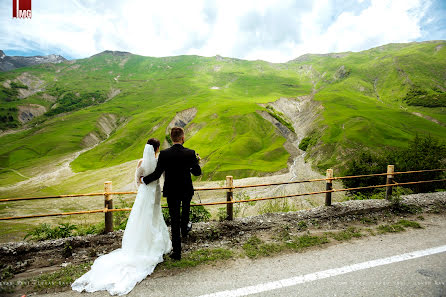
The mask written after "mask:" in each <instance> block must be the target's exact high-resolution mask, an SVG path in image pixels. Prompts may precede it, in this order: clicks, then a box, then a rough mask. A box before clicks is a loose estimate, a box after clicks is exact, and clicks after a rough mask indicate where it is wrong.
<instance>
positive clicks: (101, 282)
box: [71, 144, 172, 295]
mask: <svg viewBox="0 0 446 297" xmlns="http://www.w3.org/2000/svg"><path fill="white" fill-rule="evenodd" d="M156 162H157V159H156V158H155V153H154V150H153V146H152V145H150V144H146V146H145V148H144V154H143V161H142V165H141V167H142V171H143V173H144V174H143V175H144V176H146V175H148V174H150V173H152V172H153V171H154V170H155V167H156ZM140 170H141V168H140ZM160 199H161V189H160V186H159V181H154V182H152V183H150V184H148V185H145V184H141V185H139V187H138V194H137V195H136V199H135V203H134V204H133V208H132V211H131V213H130V216H129V219H128V221H127V227H126V228H125V231H124V236H123V238H122V247H121V248H120V249H117V250H114V251H112V252H111V253H109V254H106V255H103V256H100V257H99V258H97V259H96V260H95V261H94V263H93V265H92V266H91V270H90V271H88V272H87V273H85V274H84V275H82V276H81V277H80V278H78V279H77V280H76V281H75V282H74V283H73V284H72V285H71V288H72V289H73V290H76V291H79V292H82V291H84V290H85V291H87V292H95V291H99V290H107V291H108V292H109V293H110V294H112V295H116V294H117V295H124V294H127V293H129V292H130V291H131V290H132V289H133V288H134V287H135V285H136V284H137V283H139V282H140V281H142V280H143V279H144V278H146V277H147V275H149V274H151V273H152V272H153V270H154V269H155V266H156V265H157V264H158V263H160V262H162V261H163V255H164V254H166V253H169V252H170V251H171V249H172V242H171V240H170V236H169V232H168V230H167V226H166V223H165V222H164V219H163V215H162V212H161V206H160Z"/></svg>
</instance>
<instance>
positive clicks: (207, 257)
mask: <svg viewBox="0 0 446 297" xmlns="http://www.w3.org/2000/svg"><path fill="white" fill-rule="evenodd" d="M233 256H234V252H233V251H231V250H228V249H223V248H214V249H199V250H195V251H192V252H190V253H187V254H184V255H183V257H182V258H181V260H180V261H173V260H172V259H170V258H169V257H165V258H166V259H165V261H164V262H162V263H161V264H160V265H159V266H158V267H157V269H163V268H167V269H169V268H187V267H195V266H197V265H201V264H204V263H208V262H213V261H217V260H226V259H230V258H232V257H233Z"/></svg>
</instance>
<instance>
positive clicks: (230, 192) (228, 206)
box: [226, 176, 234, 221]
mask: <svg viewBox="0 0 446 297" xmlns="http://www.w3.org/2000/svg"><path fill="white" fill-rule="evenodd" d="M226 187H228V188H229V189H227V192H226V201H232V199H233V195H234V191H233V187H234V178H233V177H232V176H226ZM232 209H233V204H232V203H228V204H226V219H227V220H229V221H232V220H233V219H234V217H233V211H232Z"/></svg>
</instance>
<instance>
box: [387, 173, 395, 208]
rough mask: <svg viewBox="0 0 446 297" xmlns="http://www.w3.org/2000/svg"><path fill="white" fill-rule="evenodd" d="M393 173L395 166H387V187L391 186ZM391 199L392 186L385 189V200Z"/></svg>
mask: <svg viewBox="0 0 446 297" xmlns="http://www.w3.org/2000/svg"><path fill="white" fill-rule="evenodd" d="M394 172H395V165H387V181H386V184H387V185H391V184H393V173H394ZM391 198H392V186H387V187H386V199H387V200H390V199H391Z"/></svg>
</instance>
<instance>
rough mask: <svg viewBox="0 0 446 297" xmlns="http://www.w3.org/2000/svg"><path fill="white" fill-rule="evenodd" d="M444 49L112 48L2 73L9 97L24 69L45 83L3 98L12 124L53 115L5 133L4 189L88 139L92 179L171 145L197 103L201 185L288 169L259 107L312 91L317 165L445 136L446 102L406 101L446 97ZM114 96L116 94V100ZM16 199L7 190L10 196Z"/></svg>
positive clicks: (311, 150)
mask: <svg viewBox="0 0 446 297" xmlns="http://www.w3.org/2000/svg"><path fill="white" fill-rule="evenodd" d="M445 45H446V42H444V41H436V42H425V43H410V44H390V45H386V46H382V47H378V48H374V49H370V50H367V51H362V52H357V53H353V52H348V53H341V54H330V55H305V56H303V57H300V58H298V59H296V60H293V61H289V62H287V63H281V64H274V63H269V62H265V61H245V60H240V59H232V58H226V57H220V56H216V57H199V56H176V57H164V58H154V57H143V56H138V55H133V54H121V53H117V52H104V53H101V54H98V55H95V56H92V57H90V58H86V59H81V60H75V61H67V62H64V63H61V64H49V65H39V66H33V67H28V68H21V69H17V70H14V71H10V72H3V73H0V91H2V92H3V93H2V94H6V93H5V92H7V90H6V88H5V87H4V86H3V83H4V82H6V81H7V80H14V79H16V78H17V77H19V76H21V75H23V73H26V74H27V75H30V76H31V77H32V79H35V80H39V81H41V82H42V86H43V89H42V90H41V91H39V92H37V93H35V94H33V95H31V96H29V97H27V98H24V99H20V98H18V97H14V96H12V97H11V96H10V97H7V96H6V95H5V96H6V97H5V96H3V95H2V96H0V102H1V104H2V107H3V108H11V115H12V116H14V118H15V119H17V116H18V115H17V111H13V110H14V108H18V107H19V106H23V105H27V104H31V103H32V104H39V105H42V106H45V107H46V108H47V110H52V112H51V113H49V114H47V115H43V116H40V117H37V118H34V119H33V120H32V121H30V122H29V123H26V124H25V128H27V129H25V130H23V131H21V132H17V133H14V134H8V135H4V136H0V187H3V186H7V185H11V184H14V183H17V182H19V181H23V180H25V179H27V178H29V177H33V176H36V175H38V174H41V173H45V172H48V171H51V170H54V168H57V166H58V164H61V162H62V161H63V159H64V158H66V157H67V156H69V155H70V154H74V153H76V152H78V151H80V150H82V149H84V148H86V144H85V143H84V142H83V140H84V138H85V137H86V136H87V135H88V134H90V133H93V132H94V133H96V135H99V136H100V137H101V140H102V142H100V143H99V144H98V145H97V146H95V147H94V148H93V149H91V150H88V151H86V152H84V153H82V154H80V156H78V157H77V158H76V159H74V161H73V162H71V164H70V166H71V168H72V170H73V171H74V172H77V173H85V175H84V176H87V175H88V176H91V177H90V178H94V176H95V175H94V172H95V171H98V170H104V169H107V168H109V167H111V166H116V165H119V164H123V163H126V162H129V161H132V160H135V159H138V158H140V157H141V154H142V148H143V145H144V143H145V142H146V141H147V139H148V138H149V137H157V138H158V139H160V140H161V141H164V139H165V136H166V128H167V126H168V124H169V123H170V122H171V121H172V119H173V118H174V117H175V115H176V113H178V112H180V111H183V110H185V109H188V108H192V107H194V108H196V109H197V114H196V116H195V118H194V119H193V120H192V122H190V123H189V124H188V125H187V127H186V129H187V131H189V135H187V141H186V144H185V145H186V146H188V147H191V148H193V149H195V150H196V151H197V152H198V153H199V154H200V156H201V157H202V159H203V164H204V166H203V172H204V175H203V176H202V177H201V179H202V180H221V179H223V178H224V176H225V175H233V176H235V177H236V178H242V177H248V176H259V175H265V174H268V173H272V172H276V171H279V170H281V169H284V168H286V167H287V162H288V161H289V159H290V154H289V153H288V152H287V151H286V150H285V149H284V147H283V144H284V143H285V141H286V140H285V138H283V137H282V136H281V135H280V134H279V133H278V132H277V131H276V129H275V128H274V126H273V125H272V124H271V123H269V122H268V121H266V120H265V119H263V118H262V117H261V116H260V115H259V114H258V113H257V111H259V110H265V111H266V108H264V107H262V106H260V105H259V104H263V103H268V102H273V101H276V100H277V99H279V98H281V97H287V98H298V97H299V96H304V95H309V94H312V93H314V99H313V100H316V101H319V102H320V103H321V104H322V110H321V111H315V113H317V114H319V115H320V116H319V117H318V119H317V120H316V121H315V122H314V123H313V129H312V131H311V137H313V138H314V139H315V140H314V141H312V142H311V145H310V146H309V147H308V148H307V151H308V154H307V158H308V159H309V160H311V161H312V162H313V165H314V166H315V168H317V169H319V170H324V169H326V168H328V167H334V168H337V167H342V164H343V163H344V162H345V160H347V159H348V158H349V156H350V155H351V154H355V153H357V152H359V151H363V150H371V151H380V150H385V149H386V148H388V147H404V146H406V144H407V141H408V140H410V139H412V138H413V137H414V136H415V135H416V134H430V135H432V136H434V137H437V138H440V139H444V138H445V136H446V127H445V124H446V112H445V110H444V108H445V107H435V108H431V107H423V106H410V105H407V104H406V103H405V102H404V101H403V98H404V96H405V95H406V94H407V92H408V90H409V89H410V88H411V87H413V86H417V87H420V88H421V89H423V90H426V91H430V90H439V92H445V91H446V46H445ZM1 88H3V89H1ZM5 90H6V91H5ZM116 90H119V91H120V92H119V94H117V95H116V96H115V97H113V98H108V96H109V94H110V93H111V92H113V91H116ZM47 95H51V96H54V98H55V100H56V101H55V102H51V101H49V100H48V99H47ZM296 100H298V99H296ZM55 104H56V105H55ZM414 112H416V113H420V114H422V115H424V116H428V117H430V118H431V119H435V120H437V121H438V122H439V123H440V124H438V123H435V122H433V121H432V120H429V119H425V118H422V117H419V116H416V115H414V114H413V113H414ZM104 114H113V115H115V116H116V118H117V119H119V121H118V127H117V128H116V129H115V130H114V131H113V132H112V133H111V134H110V135H109V137H108V138H107V137H106V136H105V135H104V132H103V131H101V129H100V127H99V124H98V120H99V119H100V118H101V116H103V115H104ZM101 176H102V175H101ZM77 178H78V179H79V180H82V179H81V178H80V177H77ZM100 182H102V180H101V181H100ZM100 182H98V183H99V184H100ZM70 184H71V185H72V187H73V189H68V188H67V187H66V186H64V187H61V188H60V189H59V190H58V189H57V188H54V187H50V188H45V187H43V188H41V189H39V190H38V191H37V192H36V194H38V193H60V194H65V192H66V191H71V192H78V191H77V190H76V185H75V184H74V183H70ZM61 189H63V190H64V191H65V192H64V193H61ZM13 194H17V193H13V192H8V191H7V190H4V191H3V192H2V194H1V196H5V197H6V196H11V195H13ZM27 194H29V193H23V195H27Z"/></svg>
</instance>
